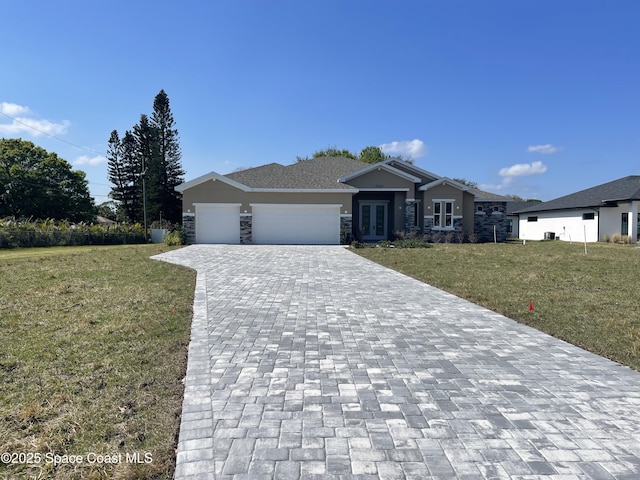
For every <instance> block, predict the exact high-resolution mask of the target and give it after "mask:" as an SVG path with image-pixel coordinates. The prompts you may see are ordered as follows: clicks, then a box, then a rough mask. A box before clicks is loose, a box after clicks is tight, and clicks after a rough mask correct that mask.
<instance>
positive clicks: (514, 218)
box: [507, 200, 540, 238]
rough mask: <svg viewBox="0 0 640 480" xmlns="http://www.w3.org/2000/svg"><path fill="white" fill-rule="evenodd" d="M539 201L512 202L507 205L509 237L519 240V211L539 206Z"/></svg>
mask: <svg viewBox="0 0 640 480" xmlns="http://www.w3.org/2000/svg"><path fill="white" fill-rule="evenodd" d="M539 203H540V201H538V200H526V201H516V200H514V201H512V202H509V203H507V237H508V238H518V236H519V235H520V215H518V214H517V213H515V212H517V211H519V210H523V209H525V208H528V207H531V206H533V205H537V204H539Z"/></svg>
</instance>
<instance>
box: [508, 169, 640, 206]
mask: <svg viewBox="0 0 640 480" xmlns="http://www.w3.org/2000/svg"><path fill="white" fill-rule="evenodd" d="M631 200H640V175H629V176H628V177H624V178H620V179H618V180H613V181H612V182H607V183H603V184H602V185H597V186H595V187H591V188H587V189H585V190H580V191H579V192H576V193H572V194H570V195H565V196H564V197H559V198H556V199H554V200H549V201H548V202H542V203H538V204H536V205H533V206H531V207H528V208H523V209H521V210H517V211H516V212H514V213H527V212H543V211H547V210H571V209H574V208H596V207H603V206H606V205H607V204H616V203H617V202H625V201H631Z"/></svg>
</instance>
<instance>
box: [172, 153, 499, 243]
mask: <svg viewBox="0 0 640 480" xmlns="http://www.w3.org/2000/svg"><path fill="white" fill-rule="evenodd" d="M176 190H178V191H180V192H182V202H183V224H184V226H185V230H186V232H187V238H188V242H190V243H254V244H338V243H340V242H341V241H345V239H346V238H355V239H358V240H362V241H369V242H377V241H380V240H386V239H391V238H393V237H394V235H396V234H397V233H398V232H404V233H409V232H416V233H418V234H420V235H428V236H429V238H443V237H446V236H447V235H449V236H450V238H451V240H452V241H458V240H459V239H460V238H462V237H463V236H465V237H466V238H473V239H476V240H477V241H493V238H494V232H495V236H496V239H497V240H498V241H504V240H505V239H506V237H507V233H506V221H505V220H506V215H505V214H506V205H507V202H508V200H509V199H507V198H506V197H502V196H499V195H493V194H490V193H487V192H481V191H479V190H475V189H472V188H470V187H468V186H466V185H463V184H461V183H459V182H456V181H455V180H452V179H450V178H446V177H441V176H438V175H436V174H434V173H431V172H427V171H426V170H423V169H421V168H418V167H417V166H415V165H413V164H412V163H409V162H406V161H403V160H399V159H393V158H392V159H387V160H385V161H383V162H380V163H375V164H368V163H364V162H361V161H359V160H354V159H351V158H341V157H321V158H313V159H311V160H304V161H301V162H297V163H294V164H292V165H287V166H284V165H280V164H277V163H271V164H268V165H262V166H259V167H255V168H249V169H246V170H241V171H238V172H233V173H229V174H227V175H220V174H218V173H216V172H211V173H208V174H206V175H203V176H201V177H198V178H195V179H193V180H190V181H188V182H185V183H183V184H181V185H179V186H177V187H176Z"/></svg>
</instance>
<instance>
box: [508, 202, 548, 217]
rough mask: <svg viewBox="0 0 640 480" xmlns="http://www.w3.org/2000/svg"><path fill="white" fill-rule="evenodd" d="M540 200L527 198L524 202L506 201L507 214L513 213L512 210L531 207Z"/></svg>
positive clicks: (538, 203)
mask: <svg viewBox="0 0 640 480" xmlns="http://www.w3.org/2000/svg"><path fill="white" fill-rule="evenodd" d="M541 204H542V202H539V201H538V200H527V201H526V202H517V201H515V200H514V201H513V202H509V203H507V215H513V213H514V212H517V211H519V210H524V209H525V208H529V207H532V206H533V205H541Z"/></svg>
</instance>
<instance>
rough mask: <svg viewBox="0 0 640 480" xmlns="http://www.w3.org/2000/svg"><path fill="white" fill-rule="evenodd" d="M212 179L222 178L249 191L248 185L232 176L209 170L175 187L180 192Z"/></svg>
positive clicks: (236, 186) (233, 185) (229, 183)
mask: <svg viewBox="0 0 640 480" xmlns="http://www.w3.org/2000/svg"><path fill="white" fill-rule="evenodd" d="M210 180H220V181H222V182H224V183H226V184H228V185H231V186H232V187H235V188H239V189H240V190H242V191H245V192H248V191H249V187H247V186H246V185H244V184H242V183H240V182H237V181H236V180H234V179H232V178H228V177H226V176H225V175H220V174H219V173H216V172H209V173H207V174H205V175H202V176H200V177H197V178H194V179H193V180H189V181H188V182H184V183H181V184H180V185H178V186H177V187H176V188H175V189H176V191H178V192H184V191H185V190H187V189H189V188H193V187H195V186H197V185H200V184H201V183H204V182H208V181H210Z"/></svg>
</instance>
